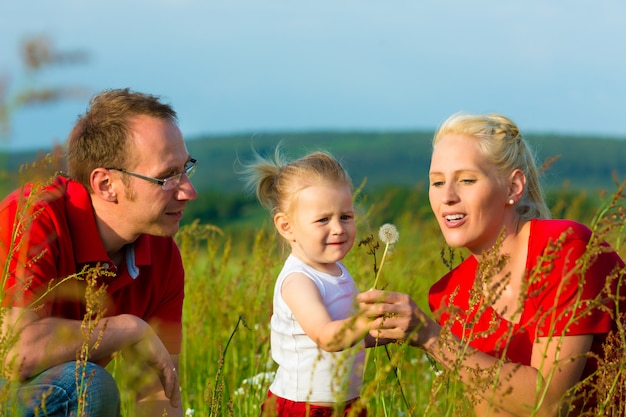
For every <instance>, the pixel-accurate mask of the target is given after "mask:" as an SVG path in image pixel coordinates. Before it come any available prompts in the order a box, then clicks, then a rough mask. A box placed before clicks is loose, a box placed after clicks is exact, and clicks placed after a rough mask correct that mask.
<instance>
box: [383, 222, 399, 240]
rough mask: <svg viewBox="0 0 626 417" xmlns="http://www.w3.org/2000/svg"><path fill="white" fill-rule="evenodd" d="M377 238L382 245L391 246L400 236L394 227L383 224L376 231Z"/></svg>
mask: <svg viewBox="0 0 626 417" xmlns="http://www.w3.org/2000/svg"><path fill="white" fill-rule="evenodd" d="M378 237H379V238H380V240H381V241H382V242H383V243H384V244H387V245H393V244H394V243H396V242H397V241H398V238H399V237H400V234H399V233H398V229H396V226H394V225H393V224H391V223H385V224H383V225H382V226H380V229H378Z"/></svg>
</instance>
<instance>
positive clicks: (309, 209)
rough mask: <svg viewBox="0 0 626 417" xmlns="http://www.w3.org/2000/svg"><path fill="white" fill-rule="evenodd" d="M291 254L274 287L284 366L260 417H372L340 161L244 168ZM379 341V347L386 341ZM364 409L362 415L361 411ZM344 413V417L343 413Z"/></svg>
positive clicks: (351, 224)
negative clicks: (365, 401)
mask: <svg viewBox="0 0 626 417" xmlns="http://www.w3.org/2000/svg"><path fill="white" fill-rule="evenodd" d="M244 172H245V173H246V174H247V176H248V186H249V188H251V189H256V195H257V198H258V199H259V202H260V203H261V204H262V205H263V206H264V207H265V208H267V209H268V210H269V212H270V214H271V215H272V217H273V219H274V225H275V227H276V230H277V231H278V232H279V233H280V235H281V236H282V237H283V238H284V239H285V241H286V242H287V243H288V244H289V245H290V247H291V253H290V255H289V257H288V258H287V260H286V262H285V264H284V266H283V269H282V271H281V272H280V274H279V276H278V279H277V280H276V285H275V288H274V300H273V305H274V311H273V315H272V319H271V347H272V358H273V359H274V361H275V362H276V363H277V364H278V370H277V371H276V377H275V379H274V381H273V383H272V384H271V386H270V389H269V393H268V398H267V400H266V401H265V402H264V404H263V406H262V412H261V415H262V416H264V417H269V416H279V417H280V416H285V417H287V416H288V417H292V416H293V417H296V416H329V417H330V416H335V415H347V414H348V411H349V410H350V409H351V408H353V411H352V413H350V415H351V416H357V417H363V416H366V415H367V414H366V411H365V408H364V407H361V405H356V403H357V401H358V399H359V394H360V390H361V385H362V381H363V363H364V357H365V350H364V348H365V344H366V343H367V344H371V345H373V344H374V343H373V341H372V338H371V337H370V336H367V341H366V342H364V337H365V336H366V334H367V332H368V320H367V319H366V318H365V317H363V316H359V315H358V314H356V312H357V310H356V304H355V296H356V294H357V293H358V290H357V287H356V285H355V283H354V281H353V279H352V277H351V275H350V273H349V272H348V271H347V269H346V268H345V266H344V265H343V264H342V263H341V262H340V261H341V260H342V259H343V258H344V257H345V256H346V254H347V253H348V252H349V251H350V249H351V248H352V245H353V243H354V238H355V234H356V227H355V220H354V207H353V203H352V182H351V180H350V177H349V176H348V174H347V173H346V171H345V170H344V169H343V167H342V166H341V164H339V162H337V160H336V159H335V158H333V157H332V156H331V155H329V154H328V153H325V152H314V153H311V154H309V155H306V156H304V157H302V158H300V159H297V160H295V161H292V162H285V161H284V160H283V157H282V156H281V154H280V151H279V149H278V148H277V149H276V152H275V155H274V158H273V159H264V158H262V157H261V156H260V155H258V154H257V155H256V160H255V162H254V163H252V164H250V165H247V166H246V167H245V171H244ZM379 344H380V342H379ZM358 409H361V411H360V412H356V411H357V410H358ZM336 413H339V414H336Z"/></svg>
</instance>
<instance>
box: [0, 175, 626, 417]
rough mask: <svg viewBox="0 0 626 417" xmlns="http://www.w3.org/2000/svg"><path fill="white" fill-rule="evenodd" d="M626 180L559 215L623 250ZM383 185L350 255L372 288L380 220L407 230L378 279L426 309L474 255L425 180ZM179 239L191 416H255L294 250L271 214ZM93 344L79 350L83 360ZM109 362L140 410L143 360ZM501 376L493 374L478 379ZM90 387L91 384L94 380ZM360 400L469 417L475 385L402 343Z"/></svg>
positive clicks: (568, 204)
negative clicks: (452, 239)
mask: <svg viewBox="0 0 626 417" xmlns="http://www.w3.org/2000/svg"><path fill="white" fill-rule="evenodd" d="M362 185H363V184H362ZM625 187H626V183H624V182H623V183H621V184H615V187H614V189H613V190H612V191H609V192H598V193H597V194H593V195H589V194H585V193H578V194H577V193H567V192H565V193H558V192H557V193H552V194H551V196H550V199H549V200H550V201H551V204H550V205H551V209H552V211H553V215H554V216H555V217H560V218H570V219H574V220H578V221H581V222H583V223H585V224H587V225H589V226H590V227H592V229H593V230H594V232H595V233H596V235H597V237H598V238H599V239H606V240H607V241H609V242H610V243H611V244H612V246H613V247H614V248H615V249H617V250H618V252H619V253H620V254H621V256H622V257H623V258H625V259H626V245H625V244H624V236H625V231H626V230H625V229H626V226H625V224H626V211H625V206H626V205H625V202H626V193H625ZM376 190H377V191H376V192H375V193H371V192H370V193H367V194H366V193H364V192H363V189H362V188H361V187H358V188H357V192H356V193H355V196H356V198H355V202H356V207H357V211H358V215H357V230H358V232H357V239H356V242H355V245H354V247H353V249H352V251H351V252H350V253H349V255H348V256H347V257H346V258H345V260H344V263H345V264H346V265H347V267H348V269H349V270H350V271H351V273H352V275H353V277H354V278H355V280H356V282H357V284H358V285H359V287H360V289H361V290H367V289H368V288H371V287H372V285H373V283H374V279H375V275H376V273H375V271H376V268H378V266H379V264H380V262H381V256H382V251H383V246H382V244H381V242H379V237H378V229H379V228H380V226H381V225H382V224H383V223H393V224H394V225H395V226H396V228H397V229H398V231H399V235H400V237H399V240H398V241H397V242H396V243H395V244H394V245H393V248H392V250H391V252H390V254H389V255H388V256H387V257H386V261H385V264H384V269H382V271H381V275H380V278H379V285H378V288H384V289H387V290H392V291H401V292H405V293H407V294H410V295H411V296H412V297H413V299H414V300H415V301H416V303H417V304H418V305H419V306H420V307H421V308H422V309H424V310H425V311H429V309H428V304H427V293H428V289H429V287H430V286H431V284H432V283H433V282H435V281H436V280H437V279H438V278H439V277H441V276H442V275H443V274H445V273H446V272H447V271H448V270H449V269H451V268H452V267H454V266H456V265H458V263H459V262H460V261H461V260H463V259H464V257H466V256H467V254H466V253H464V252H463V251H462V250H452V249H450V248H448V247H447V246H446V244H445V242H444V241H443V238H442V237H441V234H440V231H439V228H438V226H437V224H436V221H435V220H434V218H433V217H432V215H430V213H429V212H428V203H427V197H426V194H425V192H424V190H418V189H415V190H414V192H408V193H404V194H401V195H400V196H398V195H397V193H398V190H397V189H394V188H389V190H388V191H385V189H384V188H377V189H376ZM398 199H400V200H402V204H401V205H399V204H397V200H398ZM176 240H177V242H178V243H179V246H180V249H181V253H182V255H183V261H184V264H185V268H186V288H185V293H186V297H185V304H184V311H183V333H184V334H183V338H184V339H183V350H182V352H181V356H180V366H179V375H180V381H181V389H182V398H183V407H184V410H185V413H186V416H196V417H198V416H200V417H208V416H211V417H217V416H236V417H248V416H258V415H259V411H260V405H261V403H262V402H263V400H264V399H265V396H266V394H267V389H268V387H269V384H270V383H271V381H272V377H273V372H274V371H275V369H276V365H275V364H274V362H273V361H272V358H271V352H270V337H269V336H270V329H269V323H270V317H271V314H272V293H273V286H274V280H275V278H276V276H277V274H278V272H279V270H280V268H281V267H282V264H283V262H284V259H285V257H286V256H287V252H286V247H285V246H284V245H283V242H281V241H280V240H279V239H278V238H277V235H276V234H275V232H274V230H273V226H272V225H271V223H270V219H269V217H267V218H265V219H263V218H257V217H255V221H254V223H252V224H251V223H246V224H245V227H244V226H240V227H238V228H235V229H228V231H227V230H226V229H223V228H221V227H219V225H215V224H206V223H202V222H200V221H197V220H196V221H190V222H187V223H186V224H185V225H184V226H183V227H182V228H181V229H180V231H179V233H178V234H177V236H176ZM594 242H595V240H594ZM594 244H595V245H596V246H597V242H595V243H594ZM4 274H6V266H5V269H4ZM621 274H622V276H623V274H624V271H621ZM3 276H6V275H3ZM94 291H96V290H94ZM96 292H97V291H96ZM88 301H89V300H88ZM89 311H91V312H92V313H93V314H92V315H91V316H90V317H89V320H90V321H88V322H87V323H86V325H85V328H87V329H90V328H92V327H93V324H94V323H93V320H96V321H97V320H99V319H101V316H99V314H98V305H97V303H96V304H95V305H92V306H91V310H89ZM0 317H2V316H1V315H0ZM86 320H87V319H86ZM625 340H626V331H624V329H621V331H620V334H619V335H618V337H617V338H616V341H615V346H616V348H615V349H616V352H617V354H615V355H613V356H612V357H611V362H608V363H606V364H605V365H606V366H605V367H604V370H605V371H606V372H604V373H603V375H602V378H601V379H600V381H601V384H602V387H603V388H602V390H603V391H602V392H603V393H604V394H603V395H605V397H604V398H606V399H607V401H606V403H603V404H602V405H601V406H602V407H603V408H602V413H603V415H612V416H618V415H626V404H625V403H624V401H614V398H626V396H622V397H619V395H625V394H626V393H625V392H624V390H626V377H625V375H624V374H625V373H626V359H625V355H624V354H623V352H624V346H626V343H625ZM7 343H10V338H6V337H5V338H4V339H3V340H2V341H1V342H0V347H1V348H2V349H1V352H5V353H6V347H7ZM85 352H86V350H84V351H82V352H81V355H82V356H79V357H78V359H79V360H85V357H86V354H85ZM3 358H4V357H3ZM109 370H110V371H111V372H112V373H113V375H114V376H115V378H116V379H117V380H118V382H119V386H120V390H121V393H122V398H123V413H124V416H126V417H133V416H134V415H135V409H134V401H133V398H134V395H135V393H136V391H137V387H138V386H140V385H141V383H142V378H143V377H144V375H145V368H141V367H138V366H135V365H133V364H131V363H125V362H124V360H123V358H121V356H120V357H117V358H116V359H115V360H114V361H113V362H112V363H111V364H110V365H109ZM494 383H495V382H494V381H493V380H486V381H485V384H484V386H482V387H480V389H489V388H490V387H493V385H492V384H494ZM84 388H85V389H87V390H88V389H89V386H88V382H86V383H85V387H84ZM0 394H1V392H0ZM512 395H514V394H512ZM361 398H362V401H363V405H364V406H365V407H366V408H367V410H368V414H369V416H371V417H391V416H395V417H406V416H412V417H417V416H420V417H421V416H433V417H434V416H437V417H439V416H450V417H452V416H471V415H472V412H471V406H472V401H473V400H472V398H473V397H472V392H469V391H468V390H467V389H464V387H463V386H462V385H461V384H460V383H459V382H458V377H457V375H456V373H455V371H454V370H446V369H442V368H441V367H439V366H437V365H435V364H434V363H432V362H431V361H430V360H429V358H428V357H427V355H425V354H424V353H423V352H422V351H421V350H419V349H416V348H411V347H408V346H406V345H405V344H402V343H400V344H391V345H387V346H384V347H377V348H374V349H370V350H369V353H368V361H367V367H366V370H365V381H364V385H363V389H362V392H361ZM5 412H6V410H4V409H3V406H2V401H1V398H0V416H4V415H12V416H15V414H5ZM42 415H45V414H42Z"/></svg>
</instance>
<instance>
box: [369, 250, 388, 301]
mask: <svg viewBox="0 0 626 417" xmlns="http://www.w3.org/2000/svg"><path fill="white" fill-rule="evenodd" d="M387 249H389V242H387V243H385V250H384V251H383V257H382V259H381V260H380V266H379V267H378V271H376V278H374V285H372V289H376V284H378V277H380V271H382V269H383V265H384V263H385V258H386V257H387Z"/></svg>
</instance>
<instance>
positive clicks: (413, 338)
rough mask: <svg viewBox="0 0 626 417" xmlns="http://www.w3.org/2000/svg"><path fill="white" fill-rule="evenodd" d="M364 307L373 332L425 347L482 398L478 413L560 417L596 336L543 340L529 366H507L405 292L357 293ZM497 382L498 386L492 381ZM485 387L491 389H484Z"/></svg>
mask: <svg viewBox="0 0 626 417" xmlns="http://www.w3.org/2000/svg"><path fill="white" fill-rule="evenodd" d="M358 300H359V302H360V303H361V308H362V309H364V310H366V311H367V312H368V316H369V317H371V318H373V320H372V322H371V326H370V328H371V330H370V334H371V335H373V336H376V335H377V336H380V337H383V338H390V339H398V340H404V339H406V340H407V341H408V342H409V343H410V344H411V345H412V346H415V347H419V348H422V349H423V350H425V351H426V352H427V353H428V354H429V355H430V356H431V357H433V358H434V359H435V360H436V361H437V362H438V363H439V364H441V365H442V366H443V367H445V368H446V369H448V370H451V371H453V372H458V375H459V377H460V378H461V380H462V381H463V382H464V383H465V384H466V385H467V386H468V387H471V388H474V390H473V391H474V392H475V393H476V394H477V395H479V396H480V398H481V399H482V401H481V403H480V404H479V405H478V406H477V408H478V409H480V410H485V411H487V410H489V409H491V410H492V412H493V411H494V409H500V410H503V411H506V412H508V413H510V414H511V415H514V416H526V415H528V416H530V415H533V416H556V415H557V412H558V410H559V408H560V407H564V406H566V405H567V404H566V403H564V398H563V397H564V395H565V393H566V391H567V390H568V389H569V388H570V387H572V386H573V385H574V384H576V383H577V382H578V381H579V379H580V377H581V374H582V371H583V368H584V365H585V360H586V358H585V356H584V354H585V353H587V352H588V351H589V349H590V346H591V341H592V338H593V336H591V335H582V336H567V337H562V338H557V337H554V338H542V339H539V340H538V341H537V343H535V345H534V346H533V352H532V359H531V366H523V365H520V364H517V363H511V362H503V361H501V360H499V359H497V358H495V357H493V356H490V355H488V354H486V353H483V352H481V351H478V350H476V349H474V348H472V347H470V346H468V345H467V344H466V343H464V342H463V341H461V340H460V339H459V338H457V337H456V336H453V335H452V334H450V333H449V332H446V331H445V329H443V328H442V327H441V326H440V325H439V324H437V323H436V322H434V321H433V320H432V319H431V318H430V317H429V316H427V315H426V314H425V313H424V312H422V311H421V310H420V309H419V308H418V307H417V306H416V305H415V303H414V302H413V300H411V298H410V297H409V296H408V295H406V294H401V293H383V292H381V291H368V292H366V293H362V294H359V296H358ZM494 381H495V382H494ZM485 384H487V385H485Z"/></svg>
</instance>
